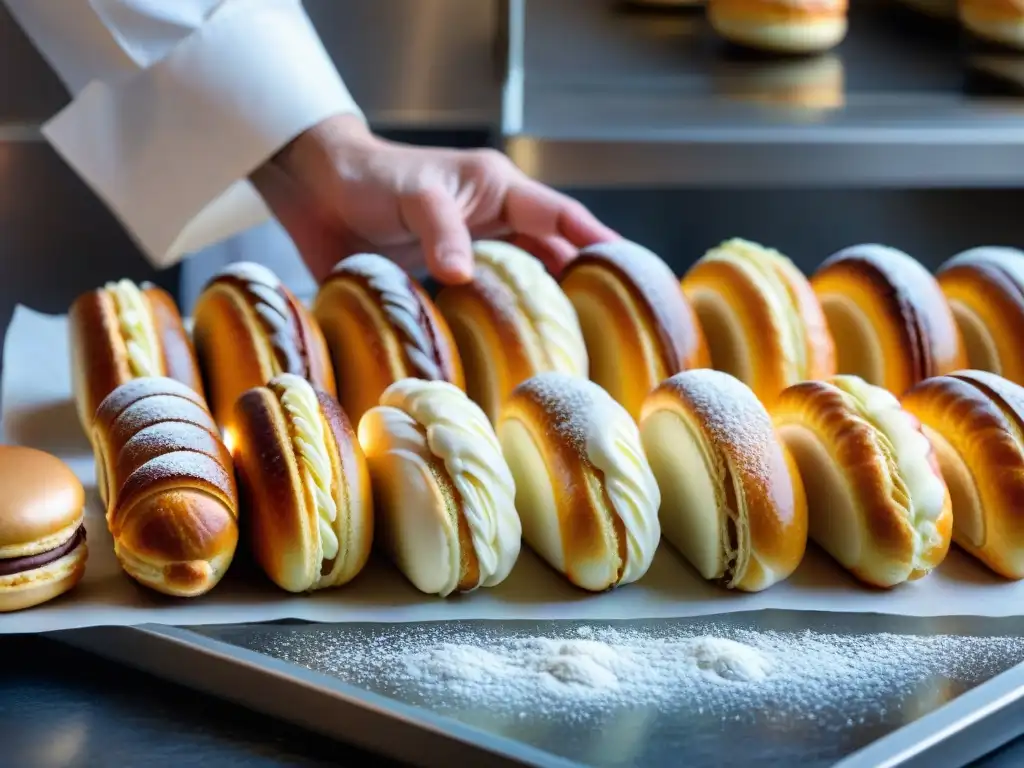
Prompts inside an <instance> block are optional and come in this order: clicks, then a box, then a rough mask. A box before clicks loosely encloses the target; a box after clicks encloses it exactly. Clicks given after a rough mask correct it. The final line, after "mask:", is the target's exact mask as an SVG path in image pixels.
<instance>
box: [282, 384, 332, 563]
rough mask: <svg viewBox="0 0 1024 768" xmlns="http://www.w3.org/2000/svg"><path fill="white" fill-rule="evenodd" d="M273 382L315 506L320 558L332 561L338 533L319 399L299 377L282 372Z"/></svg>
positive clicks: (301, 471)
mask: <svg viewBox="0 0 1024 768" xmlns="http://www.w3.org/2000/svg"><path fill="white" fill-rule="evenodd" d="M273 384H274V385H275V387H278V388H279V390H280V394H279V395H278V397H279V399H280V401H281V407H282V408H284V410H285V413H286V414H287V417H288V423H289V425H290V427H291V439H292V445H293V447H294V449H295V455H296V457H297V458H298V460H299V461H298V464H299V473H300V475H301V476H302V481H303V483H304V484H305V485H306V488H308V489H309V492H310V495H311V496H312V498H313V503H314V504H315V506H316V517H317V527H318V530H319V532H320V536H319V540H320V544H319V549H320V551H321V557H320V559H321V560H334V558H336V557H337V556H338V550H339V543H338V534H337V532H336V531H335V529H334V523H335V520H337V518H338V505H337V503H336V502H335V500H334V496H333V494H332V492H331V481H332V478H333V475H334V472H333V470H332V468H331V457H330V454H329V453H328V450H327V440H328V434H327V430H326V428H325V427H324V420H323V417H322V416H321V414H320V402H319V401H318V400H317V397H316V392H315V391H314V390H313V387H312V385H310V383H309V382H308V381H306V380H305V379H304V378H302V377H301V376H296V375H295V374H291V373H283V374H281V375H279V376H277V377H275V378H274V380H273Z"/></svg>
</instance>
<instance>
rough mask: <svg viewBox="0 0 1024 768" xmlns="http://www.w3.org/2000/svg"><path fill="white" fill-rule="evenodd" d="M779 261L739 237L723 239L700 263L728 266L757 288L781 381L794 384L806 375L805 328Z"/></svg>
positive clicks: (774, 253) (770, 250)
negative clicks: (773, 335)
mask: <svg viewBox="0 0 1024 768" xmlns="http://www.w3.org/2000/svg"><path fill="white" fill-rule="evenodd" d="M781 259H786V257H785V256H783V255H782V254H781V253H779V252H778V251H776V250H774V249H773V248H765V247H764V246H761V245H758V244H757V243H752V242H750V241H749V240H743V239H741V238H733V239H732V240H727V241H726V242H724V243H722V244H721V245H719V246H718V247H717V248H713V249H711V250H710V251H708V252H707V253H706V254H705V255H704V258H703V260H704V261H720V262H726V263H729V264H732V265H733V266H735V267H736V268H737V269H739V270H740V271H742V272H743V273H744V274H746V275H747V277H748V278H749V279H750V280H751V281H752V282H753V283H754V284H755V285H758V286H760V287H761V295H762V296H763V297H764V300H765V302H766V303H767V304H768V311H769V314H770V315H771V322H772V324H773V325H774V326H775V328H776V330H777V331H778V335H777V338H778V339H779V344H780V346H781V347H782V363H783V365H785V367H786V370H785V380H786V381H787V382H789V383H790V384H796V383H797V382H799V381H802V380H803V379H805V378H806V375H807V338H806V329H805V328H804V323H803V320H802V319H801V317H800V312H799V310H798V308H797V305H796V301H795V300H794V298H793V294H792V292H791V290H790V288H789V286H788V285H786V281H785V280H784V279H783V278H782V276H781V275H780V274H779V273H778V271H777V270H776V269H775V265H774V264H773V262H774V261H777V260H781Z"/></svg>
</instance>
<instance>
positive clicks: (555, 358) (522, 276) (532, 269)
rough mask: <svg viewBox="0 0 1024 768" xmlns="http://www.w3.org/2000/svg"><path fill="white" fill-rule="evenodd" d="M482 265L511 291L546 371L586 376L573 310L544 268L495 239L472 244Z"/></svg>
mask: <svg viewBox="0 0 1024 768" xmlns="http://www.w3.org/2000/svg"><path fill="white" fill-rule="evenodd" d="M473 250H474V253H475V255H476V260H477V261H478V262H480V263H482V264H486V265H487V266H488V267H489V268H490V269H492V270H493V271H494V272H495V273H497V274H498V276H499V277H501V279H502V280H503V281H504V282H505V284H506V285H507V286H508V287H509V288H510V289H511V291H512V293H513V294H514V295H515V297H516V301H518V302H519V305H520V307H522V309H523V311H524V312H525V313H526V316H527V317H528V318H529V320H530V324H531V325H532V326H533V329H534V331H535V332H536V334H537V336H538V337H539V339H540V341H541V344H540V346H541V348H542V349H543V350H544V353H545V356H546V357H547V366H546V369H547V370H553V371H559V372H561V373H569V374H573V375H575V376H586V375H587V372H588V368H589V359H588V357H587V347H586V344H584V342H583V331H582V330H581V329H580V321H579V318H578V317H577V315H576V310H575V309H574V308H573V306H572V302H570V301H569V297H568V296H566V295H565V293H564V292H563V291H562V289H561V288H560V287H559V285H558V283H557V282H555V280H554V278H553V277H551V275H549V274H548V272H547V270H546V269H545V268H544V265H543V264H541V263H540V261H539V260H538V259H536V258H534V257H533V256H531V255H530V254H528V253H527V252H526V251H524V250H521V249H520V248H517V247H515V246H514V245H509V244H508V243H503V242H500V241H497V240H482V241H480V242H477V243H475V244H474V245H473Z"/></svg>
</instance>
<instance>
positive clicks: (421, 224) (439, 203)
mask: <svg viewBox="0 0 1024 768" xmlns="http://www.w3.org/2000/svg"><path fill="white" fill-rule="evenodd" d="M399 205H400V209H401V213H402V219H403V221H404V222H405V225H406V226H407V227H408V228H409V231H410V232H412V234H414V235H415V236H416V237H418V238H419V240H420V244H421V245H422V247H423V253H424V256H425V257H426V261H427V269H429V270H430V273H431V274H432V275H433V276H434V277H435V278H437V280H439V281H440V282H442V283H451V284H455V283H466V282H469V281H470V280H472V279H473V244H472V241H471V240H470V236H469V229H468V228H467V227H466V221H465V219H464V217H463V215H462V209H461V208H460V207H459V205H458V203H456V202H455V199H454V198H453V197H452V196H451V195H449V194H448V193H447V192H446V191H444V190H443V189H437V188H433V189H424V190H421V191H419V192H414V193H412V194H408V195H403V196H402V198H401V199H400V201H399Z"/></svg>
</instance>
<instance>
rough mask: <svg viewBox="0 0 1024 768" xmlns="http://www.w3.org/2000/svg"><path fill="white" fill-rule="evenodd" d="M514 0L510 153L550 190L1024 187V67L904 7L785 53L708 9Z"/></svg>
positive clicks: (856, 13)
mask: <svg viewBox="0 0 1024 768" xmlns="http://www.w3.org/2000/svg"><path fill="white" fill-rule="evenodd" d="M507 10H508V13H509V21H508V29H509V39H510V47H509V71H510V76H509V80H508V86H507V88H506V93H505V106H504V112H503V118H504V120H503V133H504V135H505V136H506V138H507V150H508V152H509V154H510V155H511V156H512V157H513V159H515V160H516V162H517V163H518V164H519V165H521V166H522V167H523V168H524V169H526V170H527V171H528V172H529V173H530V174H532V175H534V176H536V177H538V178H540V179H542V180H543V181H546V182H548V183H551V184H555V185H559V186H571V187H581V186H590V187H598V186H600V187H608V186H616V187H623V186H625V187H628V186H648V187H649V186H657V185H674V186H681V185H686V186H700V187H709V186H713V187H755V186H756V187H764V186H770V187H796V186H843V187H861V186H872V187H876V186H887V187H904V188H906V187H936V186H945V187H963V186H977V187H1000V186H1018V185H1019V184H1020V168H1021V167H1024V102H1022V101H1021V100H1020V98H1019V93H1020V84H1019V80H1020V77H1019V75H1020V72H1019V71H1014V70H1015V69H1016V70H1019V69H1020V62H1019V61H1018V60H1017V59H1014V58H1012V57H1010V58H1007V57H1006V56H993V55H992V54H990V53H986V52H984V51H980V50H977V49H975V48H972V46H971V45H969V44H966V43H965V42H964V41H963V40H961V39H960V36H959V34H958V31H957V30H956V28H955V27H953V28H950V27H944V26H942V25H939V24H935V23H932V22H930V21H928V20H927V19H925V18H923V17H918V16H915V15H914V14H912V13H911V12H908V11H905V10H904V9H902V8H901V7H899V6H898V4H896V3H892V2H888V0H885V1H883V2H879V1H878V0H858V2H856V3H852V4H851V29H850V34H849V36H848V38H847V40H846V41H845V42H844V43H843V44H842V45H841V46H840V47H839V48H838V49H837V50H836V51H835V52H834V53H833V54H829V55H826V56H820V57H811V58H787V59H780V58H778V57H767V56H758V55H753V54H749V53H743V52H740V51H737V50H735V49H733V48H731V47H730V46H728V45H726V44H724V43H722V42H720V41H719V40H718V39H717V38H716V37H715V36H714V34H713V33H712V31H711V30H710V27H709V26H708V25H707V23H706V21H705V19H704V16H703V12H702V11H701V10H699V9H697V10H693V9H691V10H677V11H646V12H636V11H630V10H628V9H627V8H625V7H623V6H622V5H621V4H618V3H615V2H611V1H610V0H509V1H508V3H507ZM997 69H998V70H1000V71H999V74H993V72H994V70H997Z"/></svg>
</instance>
